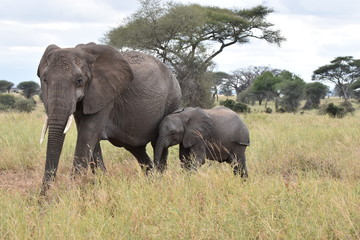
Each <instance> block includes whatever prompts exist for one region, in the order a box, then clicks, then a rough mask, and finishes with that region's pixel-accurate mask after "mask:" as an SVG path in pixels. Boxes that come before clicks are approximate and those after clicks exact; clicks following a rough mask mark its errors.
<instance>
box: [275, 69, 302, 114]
mask: <svg viewBox="0 0 360 240" xmlns="http://www.w3.org/2000/svg"><path fill="white" fill-rule="evenodd" d="M277 78H278V79H279V83H278V84H277V85H276V89H277V92H278V94H279V96H280V95H281V99H280V105H281V107H282V108H283V110H285V111H286V112H296V111H297V109H298V107H299V106H300V101H301V100H302V99H303V96H304V89H305V85H306V83H305V81H304V80H303V79H301V78H300V77H299V76H297V75H295V74H293V73H291V72H289V71H286V70H284V71H282V72H281V73H280V74H279V75H278V76H277Z"/></svg>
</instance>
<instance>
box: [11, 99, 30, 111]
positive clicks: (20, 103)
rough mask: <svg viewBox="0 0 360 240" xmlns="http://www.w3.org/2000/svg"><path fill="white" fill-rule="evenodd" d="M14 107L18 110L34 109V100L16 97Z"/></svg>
mask: <svg viewBox="0 0 360 240" xmlns="http://www.w3.org/2000/svg"><path fill="white" fill-rule="evenodd" d="M14 109H15V110H17V111H20V112H27V113H29V112H31V111H33V110H34V109H35V103H34V100H31V99H18V100H17V101H16V102H15V105H14Z"/></svg>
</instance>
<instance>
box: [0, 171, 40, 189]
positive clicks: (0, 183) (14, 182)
mask: <svg viewBox="0 0 360 240" xmlns="http://www.w3.org/2000/svg"><path fill="white" fill-rule="evenodd" d="M41 178H42V176H41V174H40V173H37V172H36V171H34V170H27V171H25V170H24V171H14V170H2V171H0V189H2V190H5V191H8V192H10V193H15V192H18V193H28V192H33V191H35V190H37V189H40V188H39V187H40V184H41Z"/></svg>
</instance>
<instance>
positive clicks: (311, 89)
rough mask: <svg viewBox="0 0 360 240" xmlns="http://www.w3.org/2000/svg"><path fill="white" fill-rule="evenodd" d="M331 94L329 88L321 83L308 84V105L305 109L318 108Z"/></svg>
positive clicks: (306, 104)
mask: <svg viewBox="0 0 360 240" xmlns="http://www.w3.org/2000/svg"><path fill="white" fill-rule="evenodd" d="M328 92H329V87H328V86H326V85H325V84H322V83H320V82H312V83H307V84H306V86H305V95H306V103H305V106H304V108H303V109H313V108H318V107H319V105H320V100H321V99H322V98H324V97H325V96H326V94H328Z"/></svg>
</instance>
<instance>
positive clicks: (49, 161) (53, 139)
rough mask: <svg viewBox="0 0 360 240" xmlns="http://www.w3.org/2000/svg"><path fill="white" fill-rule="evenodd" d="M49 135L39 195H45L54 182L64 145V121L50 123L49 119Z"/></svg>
mask: <svg viewBox="0 0 360 240" xmlns="http://www.w3.org/2000/svg"><path fill="white" fill-rule="evenodd" d="M48 121H49V123H48V125H49V131H48V132H49V133H48V134H49V135H48V143H47V150H46V162H45V172H44V177H43V182H42V188H41V193H40V195H45V193H46V191H47V190H48V189H49V186H50V183H51V182H52V181H53V180H54V178H55V175H56V171H57V168H58V165H59V158H60V154H61V150H62V147H63V144H64V138H65V134H64V128H65V124H66V120H65V121H59V120H56V121H52V120H51V119H50V118H49V120H48Z"/></svg>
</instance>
